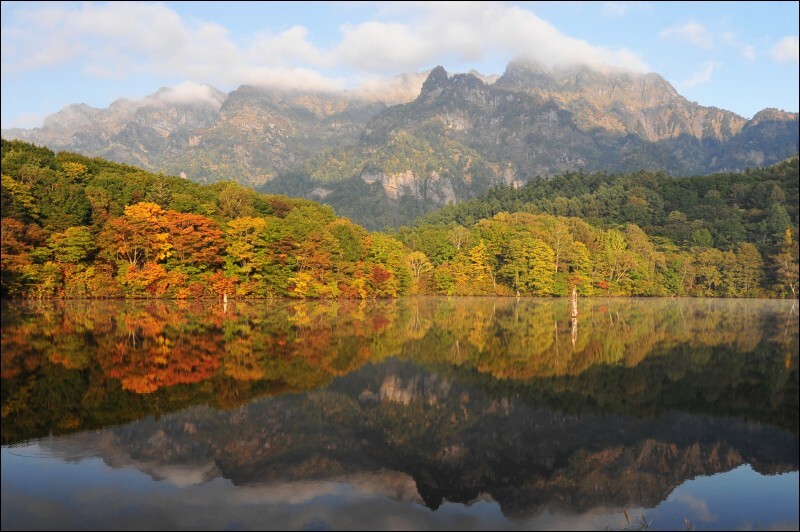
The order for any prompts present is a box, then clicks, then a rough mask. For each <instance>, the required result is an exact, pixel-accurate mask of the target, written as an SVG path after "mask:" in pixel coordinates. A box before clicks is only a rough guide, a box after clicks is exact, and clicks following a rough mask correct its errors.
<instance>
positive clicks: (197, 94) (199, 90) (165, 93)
mask: <svg viewBox="0 0 800 532" xmlns="http://www.w3.org/2000/svg"><path fill="white" fill-rule="evenodd" d="M143 103H145V104H148V103H153V104H159V103H167V104H176V103H177V104H194V103H201V104H206V105H210V106H212V107H214V108H217V109H219V107H220V106H221V105H222V101H221V100H220V98H217V97H215V96H214V92H213V90H212V88H211V87H209V86H208V85H202V84H200V83H195V82H194V81H184V82H183V83H181V84H179V85H176V86H175V87H171V88H167V89H164V90H161V91H159V92H157V93H156V94H154V95H152V96H150V97H148V98H145V100H144V101H143Z"/></svg>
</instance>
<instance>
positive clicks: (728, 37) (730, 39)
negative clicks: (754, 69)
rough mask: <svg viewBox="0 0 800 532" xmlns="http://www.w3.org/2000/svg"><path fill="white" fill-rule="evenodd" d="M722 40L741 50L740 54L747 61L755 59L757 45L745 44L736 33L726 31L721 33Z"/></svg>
mask: <svg viewBox="0 0 800 532" xmlns="http://www.w3.org/2000/svg"><path fill="white" fill-rule="evenodd" d="M720 40H721V41H722V42H723V43H725V44H727V45H728V46H731V47H733V48H735V49H737V50H738V51H739V56H741V58H742V59H744V60H745V61H750V62H752V61H755V59H756V47H755V46H753V45H752V44H745V43H743V42H741V41H740V40H739V38H738V37H737V36H736V34H735V33H733V32H732V31H726V32H723V33H721V34H720Z"/></svg>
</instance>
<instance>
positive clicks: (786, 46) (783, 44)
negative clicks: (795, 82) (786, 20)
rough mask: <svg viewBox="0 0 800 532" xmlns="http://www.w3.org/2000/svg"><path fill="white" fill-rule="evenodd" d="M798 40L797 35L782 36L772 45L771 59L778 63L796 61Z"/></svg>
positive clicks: (799, 47) (798, 47)
mask: <svg viewBox="0 0 800 532" xmlns="http://www.w3.org/2000/svg"><path fill="white" fill-rule="evenodd" d="M798 49H800V41H799V40H798V38H797V36H789V37H784V38H783V39H781V40H780V41H778V43H777V44H776V45H775V46H773V47H772V50H771V54H772V59H774V60H775V61H777V62H778V63H795V64H797V63H798V55H800V53H799V52H798Z"/></svg>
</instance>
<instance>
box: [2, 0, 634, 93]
mask: <svg viewBox="0 0 800 532" xmlns="http://www.w3.org/2000/svg"><path fill="white" fill-rule="evenodd" d="M401 7H402V9H399V7H398V8H397V9H395V10H394V11H393V10H392V9H385V10H380V12H379V15H378V16H377V18H376V19H374V20H371V21H367V22H364V23H360V24H353V25H346V26H343V27H341V28H340V38H339V40H338V42H334V43H333V44H332V45H330V46H329V47H327V48H323V47H319V46H316V45H315V44H313V43H312V42H311V39H310V35H309V30H308V29H307V28H305V27H303V26H299V25H298V26H294V27H291V28H289V29H287V30H285V31H282V32H280V33H269V32H261V33H258V34H255V35H250V36H245V37H246V38H245V39H242V42H246V43H247V44H239V43H238V42H235V41H234V39H233V38H232V37H231V35H229V32H228V30H227V29H226V28H224V27H222V26H220V25H218V24H214V23H206V22H202V21H197V20H194V19H191V20H190V19H184V18H181V16H180V15H178V13H176V12H175V11H173V10H172V9H171V8H170V7H169V6H168V5H166V4H161V3H156V4H151V3H128V2H125V3H122V2H110V3H104V4H94V3H88V2H87V3H81V4H77V3H75V4H60V5H56V6H52V7H51V6H45V7H41V4H32V5H31V7H29V8H27V7H20V8H18V9H16V10H15V11H14V13H13V17H11V16H9V17H6V16H5V15H4V17H3V18H4V20H3V24H4V25H3V32H2V49H3V50H2V53H3V74H4V75H7V74H8V75H15V74H17V73H19V72H21V71H25V70H31V69H38V68H43V67H52V66H69V67H70V68H75V69H76V70H77V71H81V72H83V73H84V74H86V75H89V76H98V77H107V78H116V79H125V78H126V77H130V76H136V75H169V76H170V77H173V78H175V77H182V78H183V79H188V80H192V81H194V82H196V83H210V84H212V85H217V86H221V87H228V88H233V87H235V86H236V85H239V84H242V83H256V84H260V85H273V86H279V87H284V88H311V89H316V90H334V89H336V90H338V89H341V88H344V87H353V86H355V85H356V84H358V83H359V82H361V81H363V80H370V81H375V80H376V79H377V78H381V77H382V78H385V77H386V76H387V75H388V74H397V73H399V72H418V71H421V70H424V69H428V68H430V67H432V66H434V65H436V64H444V65H448V62H450V61H454V60H455V61H479V60H485V59H491V60H496V59H498V58H501V59H504V60H509V59H511V58H513V57H517V56H525V57H528V58H530V59H534V60H537V61H539V62H541V63H543V64H546V65H548V66H555V65H562V64H563V65H570V64H587V65H591V66H596V67H597V66H616V67H622V68H627V69H631V70H637V71H643V70H647V65H646V64H645V63H644V62H643V61H642V60H641V58H640V57H639V56H638V55H636V54H635V53H633V52H631V51H630V50H626V49H624V48H621V49H611V48H603V47H598V46H594V45H592V44H590V43H588V42H586V41H583V40H580V39H576V38H573V37H570V36H568V35H565V34H563V33H561V32H560V31H559V30H557V29H556V28H555V27H553V26H552V25H550V24H549V23H547V22H546V21H544V20H543V19H541V18H539V17H538V16H536V15H535V14H534V13H532V12H531V11H528V10H526V9H522V8H520V7H515V6H511V5H507V4H503V3H465V4H462V3H458V4H453V3H419V4H402V6H401ZM409 13H411V15H412V16H411V19H413V22H399V21H398V20H401V19H400V18H398V17H400V16H402V17H403V18H402V20H409V17H408V15H409ZM379 19H380V20H379ZM7 20H8V22H7ZM487 21H491V23H487ZM31 50H35V53H31Z"/></svg>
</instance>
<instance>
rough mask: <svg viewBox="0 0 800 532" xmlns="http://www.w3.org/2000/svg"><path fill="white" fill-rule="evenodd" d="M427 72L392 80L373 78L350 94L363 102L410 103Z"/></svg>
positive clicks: (405, 75)
mask: <svg viewBox="0 0 800 532" xmlns="http://www.w3.org/2000/svg"><path fill="white" fill-rule="evenodd" d="M427 77H428V72H418V73H413V74H401V75H399V76H395V77H393V78H388V79H387V78H375V79H369V80H365V81H364V82H362V83H361V84H360V85H358V86H357V87H356V88H355V89H353V91H352V93H353V95H354V96H356V97H358V98H362V99H365V100H376V101H383V102H385V103H387V104H395V103H406V102H410V101H411V100H413V99H414V98H416V97H417V96H419V92H420V90H421V89H422V84H423V83H424V82H425V79H426V78H427Z"/></svg>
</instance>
